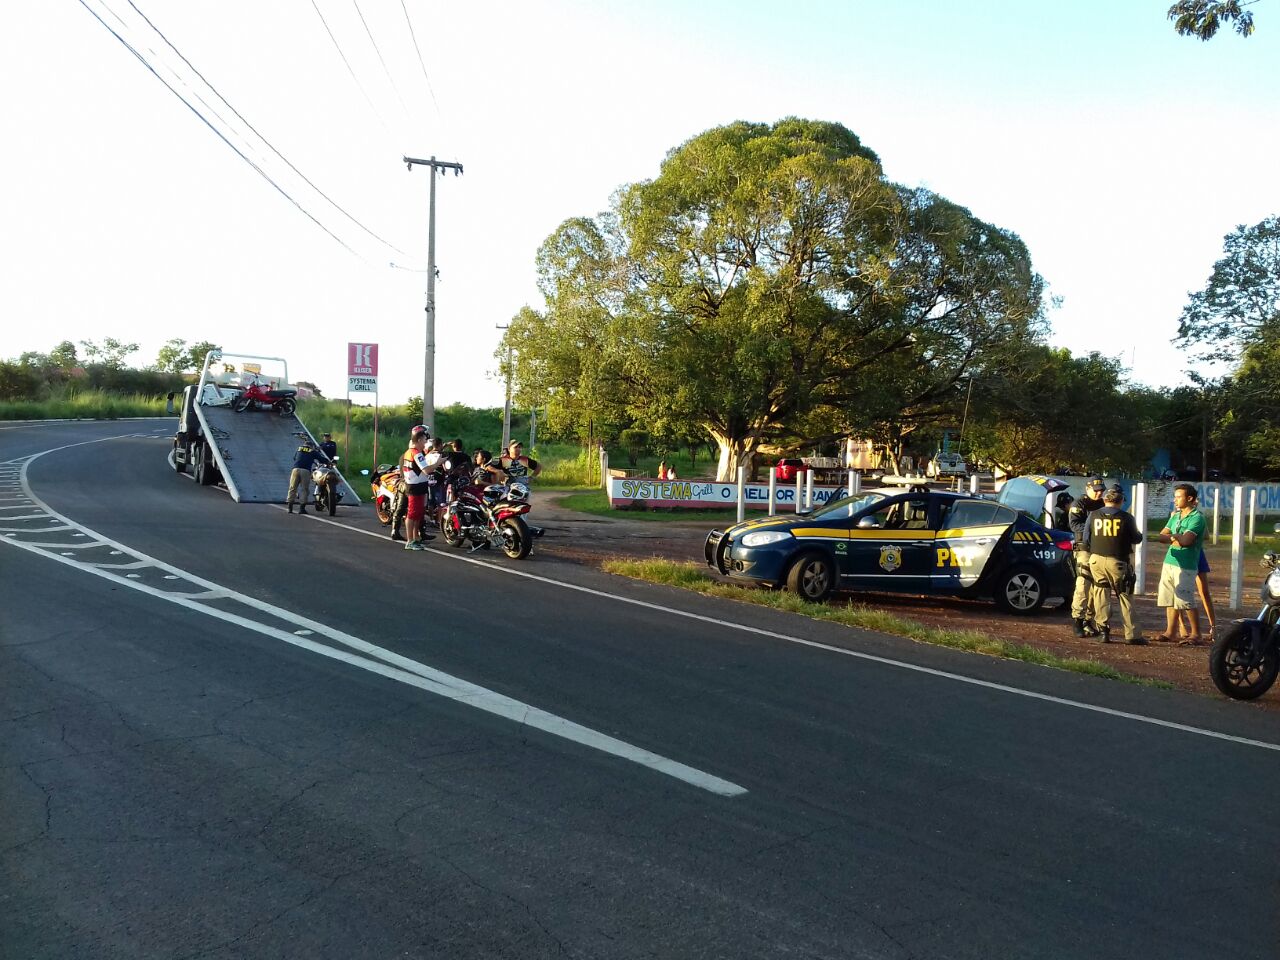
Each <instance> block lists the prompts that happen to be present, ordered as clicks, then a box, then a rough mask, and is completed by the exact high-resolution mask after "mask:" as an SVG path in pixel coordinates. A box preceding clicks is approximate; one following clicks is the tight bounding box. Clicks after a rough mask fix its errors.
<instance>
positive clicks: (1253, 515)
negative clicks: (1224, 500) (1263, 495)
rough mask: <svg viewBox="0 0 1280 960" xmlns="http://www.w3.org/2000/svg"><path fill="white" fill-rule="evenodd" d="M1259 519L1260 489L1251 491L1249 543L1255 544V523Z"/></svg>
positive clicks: (1255, 488) (1254, 488)
mask: <svg viewBox="0 0 1280 960" xmlns="http://www.w3.org/2000/svg"><path fill="white" fill-rule="evenodd" d="M1257 519H1258V488H1257V487H1251V488H1250V489H1249V542H1250V543H1253V528H1254V522H1255V521H1256V520H1257Z"/></svg>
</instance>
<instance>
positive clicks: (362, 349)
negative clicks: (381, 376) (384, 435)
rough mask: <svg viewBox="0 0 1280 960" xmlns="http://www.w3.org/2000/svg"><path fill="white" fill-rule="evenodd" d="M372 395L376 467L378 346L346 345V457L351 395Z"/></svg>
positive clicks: (348, 445)
mask: <svg viewBox="0 0 1280 960" xmlns="http://www.w3.org/2000/svg"><path fill="white" fill-rule="evenodd" d="M353 393H372V394H373V463H371V464H370V466H371V467H377V465H378V345H377V344H376V343H348V344H347V450H346V455H347V457H350V456H351V394H353Z"/></svg>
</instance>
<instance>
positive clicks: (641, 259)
mask: <svg viewBox="0 0 1280 960" xmlns="http://www.w3.org/2000/svg"><path fill="white" fill-rule="evenodd" d="M538 267H539V276H540V284H541V287H542V291H543V294H544V296H545V297H546V301H547V302H546V310H545V311H544V312H541V313H537V312H534V311H529V314H528V315H527V316H525V317H524V322H522V323H519V324H517V323H514V322H513V325H512V330H511V331H509V334H508V336H509V337H511V338H513V339H518V342H517V349H518V350H519V351H520V360H521V362H520V368H519V369H518V371H517V373H518V381H519V382H520V383H521V386H522V387H524V386H525V385H531V384H534V383H538V384H539V388H540V390H541V392H542V394H543V396H547V395H551V394H553V393H556V394H558V395H559V396H560V397H561V398H567V397H570V398H572V400H573V402H575V403H587V404H590V403H594V404H597V405H599V406H600V407H602V408H606V409H618V408H622V409H624V410H625V411H626V412H627V413H628V414H629V415H630V416H632V417H634V418H637V419H640V420H643V421H645V425H646V426H648V427H649V428H650V429H653V430H655V431H656V432H658V433H660V434H663V433H673V432H676V429H677V424H682V423H683V424H686V425H687V424H697V425H700V426H701V428H702V429H704V430H705V431H706V432H707V433H708V434H710V435H711V436H712V437H713V438H714V440H715V441H716V443H717V445H718V447H719V451H720V458H719V468H718V474H719V476H720V477H722V478H725V477H730V476H732V475H733V474H734V472H735V470H736V467H737V466H739V465H741V464H745V463H747V462H748V461H749V460H750V457H751V456H752V454H753V453H754V451H755V450H756V449H757V448H758V447H759V445H760V444H761V443H762V442H764V441H766V440H770V439H775V438H777V437H779V436H792V435H795V433H796V432H797V430H800V429H805V430H807V431H810V432H811V431H813V430H815V429H819V430H820V429H829V430H830V431H831V432H833V433H835V432H843V431H847V430H850V429H861V428H864V427H868V426H870V425H872V424H877V423H881V422H883V421H884V420H885V419H886V418H895V419H897V418H901V417H904V416H905V417H911V416H919V415H923V414H926V413H927V412H929V411H936V409H937V408H938V407H939V406H940V405H942V404H944V403H946V402H949V401H951V400H953V399H954V395H955V392H956V385H957V383H958V381H959V379H960V378H961V377H963V376H964V374H965V373H966V371H967V370H968V369H969V368H970V367H971V366H972V365H973V364H975V363H976V362H978V360H979V359H980V358H984V357H985V356H986V354H987V352H988V351H997V350H1000V349H1003V348H1004V347H1005V346H1006V345H1007V344H1009V343H1011V342H1015V341H1017V340H1018V339H1020V338H1023V337H1034V336H1035V335H1036V334H1037V333H1038V332H1039V328H1038V324H1039V318H1040V297H1041V290H1042V284H1041V281H1040V278H1039V277H1038V276H1037V275H1036V274H1035V273H1034V271H1033V270H1032V269H1031V266H1030V258H1029V257H1028V255H1027V252H1026V249H1025V247H1024V246H1023V244H1022V243H1021V241H1019V240H1018V238H1017V237H1016V236H1014V235H1013V234H1011V233H1009V232H1007V231H1003V230H1000V229H998V228H996V227H993V226H991V225H989V224H985V223H982V222H981V221H979V220H977V219H976V218H974V217H973V216H972V215H971V214H970V213H969V212H968V211H967V210H964V209H963V208H961V207H958V206H956V205H955V204H953V203H950V202H949V201H947V200H945V199H944V198H941V197H938V196H936V195H935V194H932V193H930V192H928V191H924V190H907V189H904V188H901V187H898V186H896V185H894V184H892V183H890V182H888V181H887V180H886V179H885V178H884V176H883V173H882V171H881V169H880V165H879V161H878V159H877V158H876V156H875V154H873V153H872V152H871V151H870V150H868V149H867V148H866V147H864V146H863V145H862V144H861V142H860V141H859V140H858V138H857V137H856V136H855V135H854V134H853V133H852V132H851V131H849V130H848V129H846V128H845V127H843V126H841V125H839V124H834V123H823V122H816V121H809V120H799V119H794V118H791V119H786V120H782V121H779V122H778V123H776V124H773V125H769V124H760V123H745V122H740V123H734V124H730V125H728V126H725V127H719V128H716V129H713V130H709V131H707V132H705V133H703V134H700V135H699V136H697V137H694V138H693V139H692V140H690V141H688V142H687V143H685V144H683V145H681V146H680V147H677V148H676V149H674V150H673V151H671V153H670V154H668V156H667V158H666V160H665V161H664V163H663V164H662V168H661V170H660V172H659V175H658V176H657V177H656V178H655V179H653V180H651V181H645V182H642V183H638V184H633V185H631V186H627V187H624V188H622V189H621V190H619V191H618V193H617V194H616V195H615V198H614V202H613V204H612V206H611V209H610V211H609V212H608V213H606V214H603V215H601V216H600V217H597V218H595V219H589V218H576V219H573V220H569V221H566V222H565V223H564V224H562V225H561V226H560V227H559V228H558V229H557V230H556V231H555V233H553V234H552V235H551V236H550V237H549V238H548V239H547V241H546V242H545V243H544V244H543V247H542V249H541V250H540V252H539V258H538ZM526 364H530V366H529V368H528V370H527V371H526V369H525V368H526ZM539 378H541V379H539ZM529 399H535V398H529ZM537 399H538V402H544V401H543V400H541V398H537Z"/></svg>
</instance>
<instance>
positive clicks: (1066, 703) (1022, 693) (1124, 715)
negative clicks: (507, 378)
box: [311, 517, 1280, 751]
mask: <svg viewBox="0 0 1280 960" xmlns="http://www.w3.org/2000/svg"><path fill="white" fill-rule="evenodd" d="M311 519H312V520H314V521H316V522H318V523H331V524H333V525H334V526H335V527H342V528H343V529H344V530H350V531H352V532H353V533H362V534H364V535H365V536H370V537H377V538H378V539H380V540H382V539H386V538H385V537H384V536H383V535H381V534H378V533H375V532H373V531H370V530H361V529H359V528H358V527H350V526H347V525H346V524H343V523H338V522H337V521H335V520H330V519H328V518H326V517H312V518H311ZM427 550H428V552H430V553H433V554H435V555H437V556H441V557H448V558H449V559H450V560H458V561H461V562H462V563H473V564H476V565H477V566H481V567H484V568H485V569H487V570H493V571H495V572H497V573H503V574H507V575H509V576H512V577H523V578H525V579H526V580H535V581H537V582H538V583H545V584H547V585H549V586H554V587H560V588H562V589H565V590H576V591H578V592H579V593H586V594H590V595H591V596H594V597H602V598H604V599H606V600H612V601H614V602H615V603H629V604H632V605H633V606H637V607H643V608H645V609H646V610H655V611H658V612H661V613H668V614H671V615H672V616H675V617H684V618H685V619H688V620H697V621H699V622H701V623H708V624H712V625H714V626H717V627H725V628H727V629H729V630H739V631H741V632H743V633H751V634H755V635H756V636H760V637H769V638H770V639H773V640H783V641H785V642H787V643H794V644H796V645H798V646H802V647H811V648H813V649H815V650H823V651H826V652H827V653H836V654H840V655H841V656H845V657H853V658H854V659H857V660H867V661H870V662H871V663H879V664H883V665H884V666H887V667H897V668H898V669H900V670H910V671H913V672H915V673H923V674H927V675H929V676H931V677H941V678H943V679H945V680H954V681H956V682H958V683H967V684H971V685H972V686H975V687H984V688H986V689H988V690H998V691H1000V692H1001V693H1009V694H1013V695H1014V696H1019V697H1027V698H1029V699H1032V700H1041V701H1043V702H1045V703H1053V704H1057V705H1058V706H1062V707H1071V708H1073V709H1076V710H1088V711H1089V712H1091V713H1100V714H1103V715H1105V716H1109V717H1119V718H1121V719H1124V720H1134V721H1137V722H1138V723H1146V724H1150V725H1152V726H1155V727H1164V728H1166V729H1168V730H1180V731H1182V732H1183V733H1191V734H1195V735H1196V736H1200V737H1210V738H1212V739H1214V740H1226V741H1228V742H1230V743H1239V744H1243V745H1244V746H1248V747H1259V748H1261V749H1263V750H1275V751H1280V743H1268V742H1266V741H1265V740H1251V739H1250V738H1248V737H1237V736H1234V735H1233V734H1230V733H1220V732H1218V731H1217V730H1209V729H1206V728H1204V727H1195V726H1192V725H1191V724H1187V723H1178V722H1176V721H1173V720H1161V719H1160V718H1159V717H1149V716H1147V715H1146V714H1142V713H1131V712H1129V711H1127V710H1115V709H1113V708H1111V707H1102V706H1098V705H1097V704H1094V703H1085V702H1083V701H1080V700H1070V699H1068V698H1066V697H1055V696H1053V695H1052V694H1049V693H1039V692H1037V691H1035V690H1024V689H1022V688H1021V687H1012V686H1009V685H1008V684H1004V683H996V682H994V681H992V680H980V679H978V678H977V677H966V676H964V675H963V674H959V673H951V672H949V671H947V670H937V669H935V668H933V667H925V666H921V665H920V664H917V663H907V662H905V661H903V660H894V659H892V658H890V657H881V656H877V655H876V654H874V653H864V652H862V651H860V650H849V649H846V648H845V647H837V646H833V645H832V644H829V643H822V642H821V641H818V640H806V639H804V638H803V637H793V636H790V635H788V634H785V633H778V632H777V631H775V630H766V629H764V628H763V627H753V626H749V625H747V624H744V623H734V622H733V621H732V620H721V619H719V618H717V617H709V616H706V615H705V614H701V613H692V612H690V611H688V610H680V609H678V608H676V607H667V606H664V605H662V604H660V603H651V602H650V601H647V600H636V599H634V598H632V597H620V596H618V595H616V594H611V593H605V592H604V591H603V590H596V589H593V588H592V587H584V586H581V585H580V584H576V583H566V582H564V581H563V580H552V579H551V578H550V577H544V576H542V575H540V574H536V573H528V572H526V571H524V570H516V569H514V568H512V567H508V566H502V565H499V564H496V563H490V562H488V561H485V560H478V559H476V558H474V557H468V556H466V555H459V554H456V553H449V552H447V551H445V550H440V549H437V548H435V547H428V548H427Z"/></svg>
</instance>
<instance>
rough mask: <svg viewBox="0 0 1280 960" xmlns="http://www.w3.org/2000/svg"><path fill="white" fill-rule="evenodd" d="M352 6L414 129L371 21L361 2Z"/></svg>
mask: <svg viewBox="0 0 1280 960" xmlns="http://www.w3.org/2000/svg"><path fill="white" fill-rule="evenodd" d="M351 5H352V6H354V7H355V8H356V15H357V16H358V17H359V18H360V23H361V24H363V25H364V32H365V35H366V36H368V38H369V43H371V44H372V45H373V52H374V53H376V54H377V55H378V62H379V63H380V64H382V72H383V73H385V74H386V75H387V83H389V84H391V91H392V92H393V93H394V94H395V95H396V99H397V100H399V101H400V109H401V110H403V111H404V118H405V120H406V121H407V122H408V124H409V127H410V129H412V128H413V118H412V117H411V116H410V115H409V108H408V107H407V106H406V105H405V102H404V97H402V96H400V88H399V87H397V86H396V82H395V80H394V79H392V77H391V71H390V70H389V69H388V68H387V61H386V60H385V59H383V56H382V50H381V49H380V48H379V47H378V41H377V40H375V39H373V31H372V30H370V29H369V21H368V20H366V19H365V18H364V11H363V10H361V9H360V3H359V0H351Z"/></svg>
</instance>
